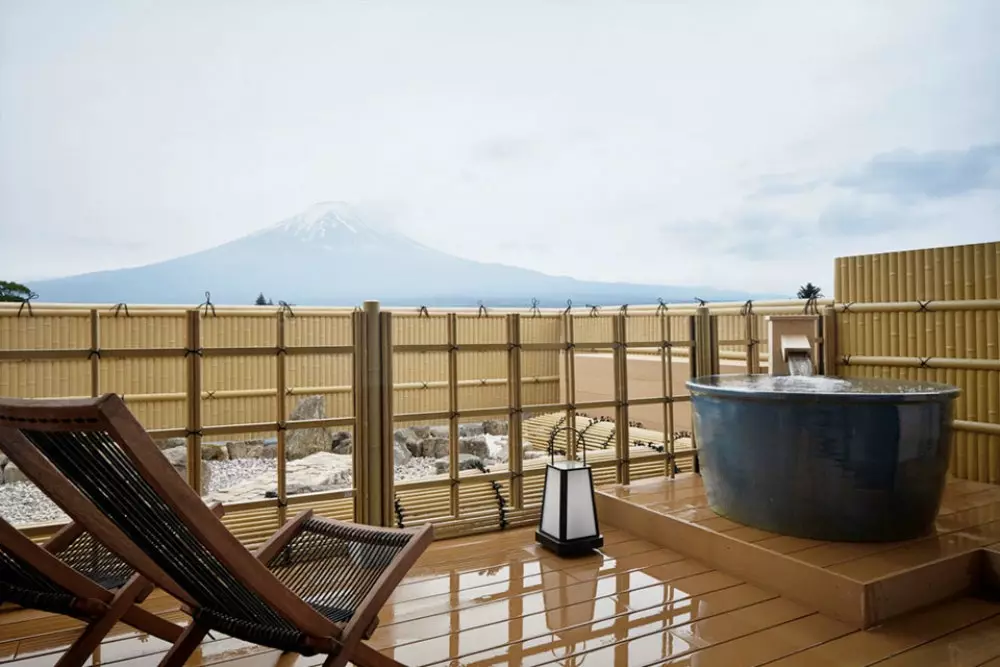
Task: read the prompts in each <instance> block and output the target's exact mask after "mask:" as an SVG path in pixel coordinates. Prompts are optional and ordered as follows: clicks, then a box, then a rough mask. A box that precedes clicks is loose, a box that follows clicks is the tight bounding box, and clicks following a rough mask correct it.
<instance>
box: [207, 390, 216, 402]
mask: <svg viewBox="0 0 1000 667" xmlns="http://www.w3.org/2000/svg"><path fill="white" fill-rule="evenodd" d="M216 391H218V390H216V389H210V390H206V391H205V400H206V401H207V400H209V399H211V398H215V392H216Z"/></svg>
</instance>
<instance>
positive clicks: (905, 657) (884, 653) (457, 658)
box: [0, 528, 1000, 667]
mask: <svg viewBox="0 0 1000 667" xmlns="http://www.w3.org/2000/svg"><path fill="white" fill-rule="evenodd" d="M605 544H606V546H605V547H604V548H603V549H601V552H600V553H599V554H595V555H594V556H591V557H586V558H584V559H576V560H565V559H559V558H557V557H555V556H554V555H552V554H550V553H548V552H545V551H542V550H541V549H540V548H538V547H537V546H536V545H535V544H534V534H533V529H531V528H522V529H517V530H510V531H506V532H501V533H490V534H485V535H479V536H475V537H467V538H459V539H455V540H447V541H442V542H437V543H435V544H434V545H433V546H432V547H431V548H430V550H429V551H428V552H427V553H426V554H425V555H424V557H423V558H422V559H421V560H420V561H419V562H418V563H417V565H416V566H415V567H414V569H413V570H412V572H411V573H410V576H409V577H408V578H407V579H406V581H405V582H404V583H403V584H402V585H401V586H400V587H399V588H398V590H397V591H396V593H395V595H394V596H393V598H392V600H391V601H390V602H389V603H388V604H387V605H386V607H385V609H384V610H383V612H382V613H381V615H380V618H381V625H380V627H379V629H378V631H377V632H376V634H375V636H374V637H373V638H372V644H373V645H374V646H375V647H377V648H378V649H380V650H381V651H382V652H383V653H385V654H386V655H388V656H391V657H393V658H395V659H396V660H399V661H401V662H403V663H405V664H407V665H441V666H443V665H449V666H451V665H470V666H471V665H477V666H479V665H482V666H485V665H544V664H552V665H590V666H597V667H599V666H601V665H635V666H642V665H661V664H670V665H697V666H698V667H711V666H714V665H719V666H723V665H726V666H741V665H761V664H775V665H783V666H787V665H870V664H875V663H878V664H879V665H887V666H888V665H900V664H906V665H914V664H916V665H970V666H971V665H987V664H989V665H994V666H995V665H998V664H1000V604H998V603H994V602H989V601H985V600H979V599H972V598H964V599H959V600H955V601H952V602H948V603H945V604H942V605H937V606H935V607H933V608H930V609H928V610H925V611H922V612H917V613H913V614H909V615H907V616H904V617H901V618H898V619H896V620H894V621H891V622H890V623H887V624H886V625H884V626H882V627H880V628H876V629H875V630H871V631H868V632H859V631H855V630H853V629H852V628H851V627H849V626H847V625H845V624H844V623H841V622H839V621H836V620H834V619H832V618H830V617H827V616H824V615H822V614H819V613H817V612H816V611H815V610H814V609H811V608H809V607H806V606H803V605H801V604H798V603H794V602H792V601H790V600H788V599H786V598H783V597H780V596H778V595H776V594H774V593H772V592H769V591H768V590H765V589H762V588H759V587H757V586H754V585H751V584H748V583H746V582H743V581H741V580H740V579H739V578H736V577H732V576H729V575H727V574H724V573H721V572H718V571H714V570H712V569H711V568H709V567H708V566H706V565H704V564H702V563H699V562H698V561H695V560H691V559H688V558H684V557H682V556H681V555H680V554H678V553H675V552H673V551H670V550H668V549H664V548H661V547H657V546H656V545H654V544H652V543H651V542H647V541H645V540H642V539H639V538H638V537H636V536H634V535H630V534H628V533H626V532H623V531H621V530H616V529H608V530H606V531H605ZM144 606H145V607H147V608H149V609H151V610H153V611H155V612H156V613H159V614H161V615H164V616H168V617H169V618H171V620H177V621H179V622H184V621H185V619H186V616H185V615H184V614H183V613H182V612H180V611H179V610H178V605H177V603H176V601H174V600H172V599H171V598H170V597H168V596H167V595H165V594H163V593H162V592H160V591H157V592H155V593H154V594H153V595H152V596H150V598H149V599H148V600H147V601H146V602H145V603H144ZM80 628H81V624H80V623H79V622H77V621H74V620H71V619H67V618H64V617H58V616H53V615H50V614H45V613H40V612H34V611H28V610H20V609H14V610H9V611H4V612H0V663H5V664H10V665H12V666H16V667H28V666H31V667H36V666H39V667H40V666H43V665H53V664H55V662H56V660H57V659H58V657H59V655H60V652H61V649H62V648H63V647H65V646H66V645H68V644H69V643H70V642H71V641H72V640H73V638H74V636H75V635H76V633H78V632H79V631H80ZM166 649H167V645H166V644H165V643H164V642H162V641H160V640H157V639H154V638H148V637H140V636H138V635H137V634H136V633H135V632H134V631H131V630H130V629H129V628H127V627H119V628H118V629H117V631H116V633H115V634H114V635H113V636H111V637H110V638H109V639H108V640H107V641H105V643H104V644H103V645H102V646H101V649H100V651H99V653H98V654H97V655H95V658H94V660H93V661H92V664H95V665H96V664H103V665H109V664H114V665H120V666H126V665H128V666H135V665H150V664H156V662H157V661H158V660H159V658H160V657H161V655H162V653H163V652H164V651H166ZM322 662H323V658H322V656H314V657H311V658H304V657H298V656H291V655H289V656H281V655H279V654H278V653H277V652H275V651H271V650H268V649H264V648H261V647H259V646H254V645H250V644H247V643H245V642H241V641H238V640H234V639H231V638H226V637H220V636H215V637H213V638H211V639H208V640H206V641H205V643H204V644H203V645H202V648H201V651H200V654H198V655H196V656H195V658H193V659H192V661H191V662H190V663H189V664H194V665H225V667H258V666H264V665H277V664H280V665H295V666H296V667H299V666H311V665H319V664H322Z"/></svg>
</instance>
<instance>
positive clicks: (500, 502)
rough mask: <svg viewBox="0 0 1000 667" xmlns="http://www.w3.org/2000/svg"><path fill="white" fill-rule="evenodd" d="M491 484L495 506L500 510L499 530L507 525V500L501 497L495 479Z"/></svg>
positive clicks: (500, 490) (501, 494) (500, 491)
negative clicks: (494, 496) (495, 501)
mask: <svg viewBox="0 0 1000 667" xmlns="http://www.w3.org/2000/svg"><path fill="white" fill-rule="evenodd" d="M491 484H492V486H493V493H494V494H496V497H497V507H498V508H499V510H500V530H503V529H504V528H506V527H507V501H506V499H505V498H504V497H503V493H502V489H501V487H500V485H499V484H497V482H496V480H494V481H493V482H491Z"/></svg>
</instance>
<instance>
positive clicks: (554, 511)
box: [542, 467, 563, 537]
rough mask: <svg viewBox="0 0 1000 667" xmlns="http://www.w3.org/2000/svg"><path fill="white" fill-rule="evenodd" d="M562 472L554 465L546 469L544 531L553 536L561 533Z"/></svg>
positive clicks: (543, 508)
mask: <svg viewBox="0 0 1000 667" xmlns="http://www.w3.org/2000/svg"><path fill="white" fill-rule="evenodd" d="M562 477H563V476H562V473H560V472H559V471H558V470H556V469H555V468H552V467H547V468H546V469H545V499H544V500H543V501H542V503H543V504H542V532H544V533H548V534H549V535H552V536H553V537H560V535H559V514H560V511H561V508H560V507H559V496H560V493H561V491H562Z"/></svg>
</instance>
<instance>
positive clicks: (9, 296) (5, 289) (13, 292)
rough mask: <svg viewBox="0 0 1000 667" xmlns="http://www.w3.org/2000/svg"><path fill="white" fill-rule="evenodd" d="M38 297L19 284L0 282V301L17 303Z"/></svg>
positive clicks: (6, 281)
mask: <svg viewBox="0 0 1000 667" xmlns="http://www.w3.org/2000/svg"><path fill="white" fill-rule="evenodd" d="M37 296H38V295H36V294H35V293H34V292H32V291H31V290H30V289H28V288H27V287H25V286H24V285H22V284H21V283H15V282H13V281H9V280H0V301H13V302H14V303H17V302H19V301H24V300H25V299H29V298H30V299H34V298H36V297H37Z"/></svg>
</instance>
